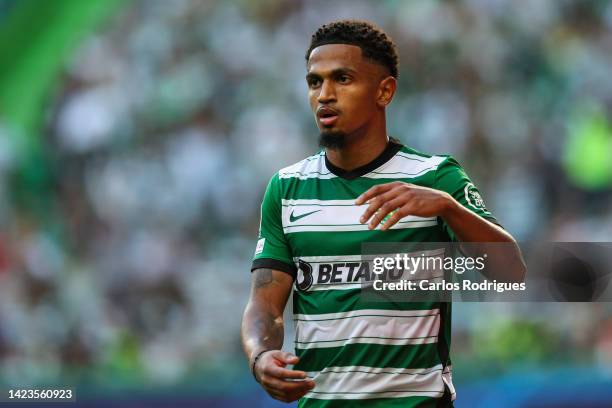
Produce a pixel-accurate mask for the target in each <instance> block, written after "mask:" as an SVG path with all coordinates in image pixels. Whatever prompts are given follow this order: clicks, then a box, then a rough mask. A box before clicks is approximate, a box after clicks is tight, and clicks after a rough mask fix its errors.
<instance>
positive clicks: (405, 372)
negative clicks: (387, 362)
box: [305, 364, 444, 399]
mask: <svg viewBox="0 0 612 408" xmlns="http://www.w3.org/2000/svg"><path fill="white" fill-rule="evenodd" d="M441 370H442V365H441V364H439V365H437V366H435V367H432V368H420V369H401V368H378V367H363V366H349V367H326V368H325V369H323V370H322V371H319V372H309V373H307V374H308V376H309V377H311V378H313V380H314V382H315V384H316V385H315V388H314V389H313V390H312V391H311V392H309V393H308V394H306V395H305V397H306V398H319V399H371V398H400V397H407V396H428V397H440V395H441V394H442V393H444V383H443V381H442V373H441Z"/></svg>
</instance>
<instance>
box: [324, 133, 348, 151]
mask: <svg viewBox="0 0 612 408" xmlns="http://www.w3.org/2000/svg"><path fill="white" fill-rule="evenodd" d="M345 143H346V133H345V132H343V131H341V130H337V129H322V130H321V133H320V134H319V146H321V147H325V148H329V149H341V148H343V147H344V145H345Z"/></svg>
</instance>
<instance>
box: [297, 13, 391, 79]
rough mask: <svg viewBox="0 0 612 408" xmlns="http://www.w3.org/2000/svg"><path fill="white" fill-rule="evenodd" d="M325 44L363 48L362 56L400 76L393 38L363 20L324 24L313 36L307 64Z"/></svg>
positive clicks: (307, 54)
mask: <svg viewBox="0 0 612 408" xmlns="http://www.w3.org/2000/svg"><path fill="white" fill-rule="evenodd" d="M325 44H348V45H356V46H358V47H359V48H361V53H362V55H363V56H364V57H365V58H367V59H369V60H371V61H373V62H375V63H378V64H380V65H382V66H383V67H385V68H387V70H388V71H389V74H390V75H391V76H392V77H394V78H397V77H398V75H399V72H398V65H399V59H398V57H397V52H396V49H395V44H394V43H393V40H392V39H391V37H389V36H388V35H387V34H385V32H384V31H382V30H381V29H380V28H378V27H376V26H375V25H374V24H372V23H369V22H367V21H362V20H340V21H334V22H331V23H328V24H324V25H322V26H321V27H319V29H318V30H317V31H316V32H315V33H314V34H313V35H312V38H311V40H310V46H309V47H308V51H306V62H308V58H310V53H311V52H312V50H314V49H315V48H317V47H319V46H321V45H325Z"/></svg>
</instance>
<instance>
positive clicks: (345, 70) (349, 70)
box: [306, 68, 357, 80]
mask: <svg viewBox="0 0 612 408" xmlns="http://www.w3.org/2000/svg"><path fill="white" fill-rule="evenodd" d="M356 73H357V71H355V70H354V69H352V68H336V69H334V70H332V71H331V73H330V76H332V77H333V76H338V75H344V74H356ZM320 78H321V75H320V74H317V73H315V72H309V73H308V74H307V75H306V80H309V79H320Z"/></svg>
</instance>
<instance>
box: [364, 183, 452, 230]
mask: <svg viewBox="0 0 612 408" xmlns="http://www.w3.org/2000/svg"><path fill="white" fill-rule="evenodd" d="M364 203H369V204H370V205H369V206H368V208H367V210H366V211H365V212H364V213H363V215H362V216H361V218H360V219H359V222H361V223H362V224H364V223H366V222H367V221H368V220H369V219H370V217H372V215H374V218H372V220H371V221H370V223H369V225H368V228H369V229H374V228H376V227H377V226H378V224H380V222H381V221H382V220H383V219H384V218H385V217H386V216H387V214H389V213H392V214H391V216H390V217H389V219H387V220H386V221H385V223H384V224H383V226H382V227H381V228H380V229H381V230H382V231H385V230H388V229H389V228H391V227H392V226H393V225H394V224H395V223H397V222H398V221H399V220H401V219H402V218H404V217H405V216H407V215H416V216H418V217H432V216H443V215H444V214H445V213H446V212H447V211H448V210H449V209H450V208H451V207H452V204H453V203H455V200H454V199H453V198H452V197H451V196H450V194H448V193H446V192H444V191H440V190H434V189H432V188H427V187H421V186H417V185H415V184H410V183H403V182H401V181H395V182H392V183H387V184H379V185H377V186H374V187H372V188H370V189H369V190H368V191H366V192H365V193H363V194H362V195H360V196H359V197H358V198H357V200H356V201H355V204H357V205H362V204H364Z"/></svg>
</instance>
